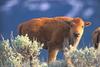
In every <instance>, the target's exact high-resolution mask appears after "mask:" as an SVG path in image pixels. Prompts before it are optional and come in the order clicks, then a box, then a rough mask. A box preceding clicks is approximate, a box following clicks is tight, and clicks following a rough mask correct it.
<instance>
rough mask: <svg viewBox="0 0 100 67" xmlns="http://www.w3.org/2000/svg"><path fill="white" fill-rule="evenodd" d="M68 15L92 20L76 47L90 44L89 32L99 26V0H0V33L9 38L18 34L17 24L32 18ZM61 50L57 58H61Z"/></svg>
mask: <svg viewBox="0 0 100 67" xmlns="http://www.w3.org/2000/svg"><path fill="white" fill-rule="evenodd" d="M55 16H69V17H81V18H83V20H85V21H90V22H92V25H91V26H90V27H87V28H85V32H84V35H83V37H82V39H81V42H80V44H79V46H78V48H81V47H85V46H88V47H89V46H91V45H92V44H91V33H92V31H93V30H94V29H95V28H96V27H98V26H100V0H0V34H2V35H3V36H4V37H5V38H10V33H11V31H13V33H14V36H16V35H17V34H18V32H17V26H18V24H20V23H22V22H24V21H27V20H29V19H32V18H38V17H55ZM44 56H45V57H44ZM62 56H63V54H62V52H60V53H59V55H58V59H62ZM40 57H41V58H43V57H44V58H43V59H47V51H45V50H43V51H42V54H41V56H40Z"/></svg>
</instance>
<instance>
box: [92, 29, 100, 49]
mask: <svg viewBox="0 0 100 67" xmlns="http://www.w3.org/2000/svg"><path fill="white" fill-rule="evenodd" d="M92 41H93V44H94V47H95V49H98V47H99V44H100V27H97V28H96V29H95V30H94V31H93V33H92Z"/></svg>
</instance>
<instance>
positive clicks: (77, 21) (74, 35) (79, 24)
mask: <svg viewBox="0 0 100 67" xmlns="http://www.w3.org/2000/svg"><path fill="white" fill-rule="evenodd" d="M90 25H91V23H90V22H84V21H83V20H82V19H81V18H74V19H73V20H72V22H71V24H70V29H71V30H70V32H71V35H70V36H71V37H70V41H69V42H70V45H72V46H73V47H75V48H76V47H77V45H78V44H79V41H80V39H81V37H82V35H83V32H84V27H87V26H90Z"/></svg>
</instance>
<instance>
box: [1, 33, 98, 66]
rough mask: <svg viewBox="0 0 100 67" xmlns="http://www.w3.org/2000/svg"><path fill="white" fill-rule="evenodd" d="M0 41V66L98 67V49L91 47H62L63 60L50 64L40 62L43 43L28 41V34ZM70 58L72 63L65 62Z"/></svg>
mask: <svg viewBox="0 0 100 67" xmlns="http://www.w3.org/2000/svg"><path fill="white" fill-rule="evenodd" d="M2 39H3V40H2V41H0V67H100V50H95V49H94V48H93V47H90V48H87V47H86V48H84V49H79V50H78V49H76V50H74V51H67V48H66V47H65V48H64V49H65V50H64V56H65V59H64V60H60V61H55V62H52V63H50V64H47V63H44V62H40V60H39V55H40V50H41V49H42V47H43V44H40V43H39V42H37V41H36V40H33V42H32V41H30V40H29V38H28V36H27V35H25V36H22V35H21V36H19V35H18V36H16V37H15V38H14V37H13V36H12V37H11V39H7V40H5V39H4V38H3V37H2ZM68 58H71V61H72V64H73V65H70V64H68V63H67V59H68Z"/></svg>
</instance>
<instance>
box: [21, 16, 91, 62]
mask: <svg viewBox="0 0 100 67" xmlns="http://www.w3.org/2000/svg"><path fill="white" fill-rule="evenodd" d="M89 25H90V23H89V22H84V21H83V20H82V19H81V18H71V17H54V18H46V17H44V18H34V19H31V20H29V21H26V22H25V23H21V24H20V25H19V34H20V35H25V34H28V36H29V38H30V39H31V40H33V38H37V40H38V41H39V42H41V43H44V48H45V49H48V51H49V62H51V61H54V60H56V56H57V53H58V51H59V50H61V49H62V48H63V43H64V42H66V41H64V40H68V41H69V40H70V39H71V38H73V40H76V41H75V42H74V41H71V42H73V43H70V44H72V45H73V47H75V48H77V45H78V43H79V41H80V39H81V37H82V34H83V31H84V26H89ZM74 34H75V35H76V36H77V37H76V36H75V35H74ZM77 34H79V35H77ZM73 36H74V37H73ZM64 45H66V44H64ZM67 46H69V44H67Z"/></svg>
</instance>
